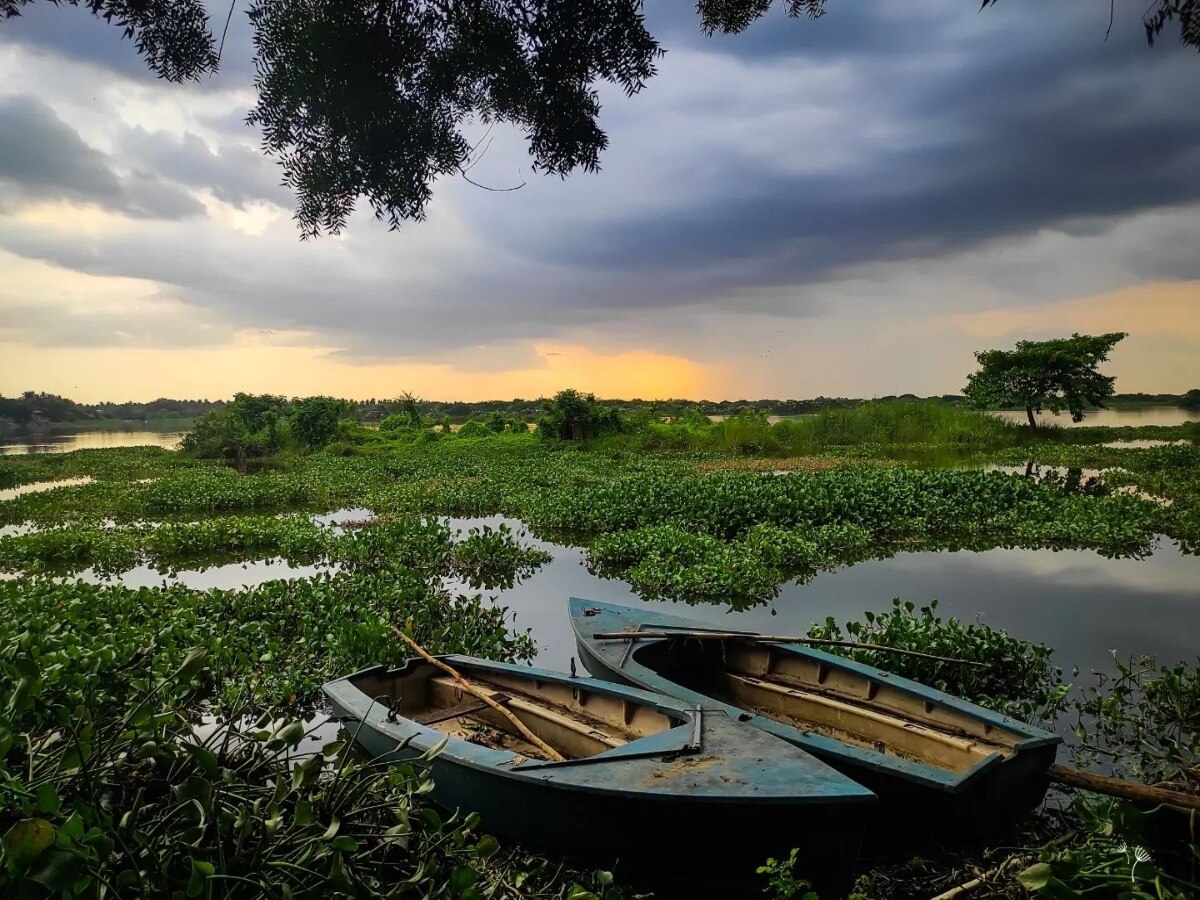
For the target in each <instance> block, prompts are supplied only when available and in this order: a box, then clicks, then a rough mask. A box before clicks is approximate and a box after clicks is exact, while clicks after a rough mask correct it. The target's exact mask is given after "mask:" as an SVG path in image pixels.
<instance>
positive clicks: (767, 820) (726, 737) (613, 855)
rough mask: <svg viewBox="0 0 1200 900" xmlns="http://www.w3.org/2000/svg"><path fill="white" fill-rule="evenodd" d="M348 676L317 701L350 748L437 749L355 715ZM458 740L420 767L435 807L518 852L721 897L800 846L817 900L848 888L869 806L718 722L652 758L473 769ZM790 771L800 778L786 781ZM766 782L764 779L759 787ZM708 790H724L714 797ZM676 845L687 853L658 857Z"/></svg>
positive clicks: (398, 753)
mask: <svg viewBox="0 0 1200 900" xmlns="http://www.w3.org/2000/svg"><path fill="white" fill-rule="evenodd" d="M492 665H501V664H492ZM525 671H530V670H529V669H526V670H525ZM534 671H536V670H534ZM546 674H550V673H546ZM353 677H354V676H351V678H353ZM562 677H566V676H562ZM350 680H351V679H342V680H341V681H340V682H332V683H331V684H330V685H327V686H326V694H327V696H329V698H330V701H331V703H332V705H333V708H334V712H335V714H336V715H337V716H338V717H339V718H341V719H343V720H346V721H350V722H353V723H354V724H353V725H352V726H351V728H352V730H353V731H354V732H355V734H356V740H357V742H358V744H359V745H360V746H361V747H362V748H363V749H364V750H365V751H366V752H367V753H368V754H370V755H371V756H372V757H373V758H380V759H385V760H392V761H400V760H405V759H413V758H415V757H418V756H421V755H422V754H424V753H425V752H426V751H428V750H429V748H430V747H431V746H436V744H437V743H438V742H439V741H440V740H442V738H443V736H442V735H441V734H440V733H437V732H431V731H430V729H426V728H423V727H421V726H417V725H416V724H415V723H412V722H410V721H409V720H404V719H401V720H400V722H399V723H394V722H388V721H387V720H386V719H385V718H383V717H382V715H377V714H375V713H372V712H371V711H370V710H369V709H365V708H364V706H363V704H362V703H361V702H360V701H359V700H358V699H357V698H355V697H354V694H353V692H352V691H349V690H347V689H346V683H347V682H349V681H350ZM575 683H577V684H580V685H586V686H587V689H588V690H607V691H614V692H616V691H629V689H628V688H622V687H620V686H619V685H615V684H610V683H605V682H597V681H595V680H594V679H576V680H575ZM629 693H630V695H631V696H637V697H639V698H640V697H644V696H646V695H644V694H643V693H642V692H640V691H637V692H634V691H629ZM664 699H665V698H664ZM666 702H670V701H666ZM680 709H686V707H683V706H682V705H681V706H680ZM697 714H698V711H697ZM465 743H466V742H464V741H461V740H457V739H453V738H452V739H450V740H449V741H448V742H447V745H446V747H445V748H444V749H443V750H442V751H441V752H440V753H439V754H438V755H436V756H434V758H433V759H432V760H431V761H430V762H429V765H430V767H431V775H432V778H433V782H434V787H433V791H432V797H433V799H434V800H436V801H437V802H438V803H440V804H441V805H443V806H444V807H446V808H448V809H451V810H463V811H471V812H476V813H478V814H479V816H480V818H481V821H482V823H483V825H484V826H485V827H486V828H487V829H488V830H489V831H492V832H494V833H496V834H498V835H502V836H504V837H507V838H510V839H514V840H516V841H519V842H521V843H524V844H528V845H529V846H530V847H534V848H537V849H540V850H547V851H552V852H555V853H561V854H563V855H566V856H568V857H571V858H574V859H577V860H579V861H581V862H584V863H588V864H592V865H598V866H601V867H605V868H613V869H615V871H616V872H617V873H618V877H621V878H623V879H625V880H628V881H634V882H637V883H642V884H645V885H647V886H650V887H653V888H655V889H656V890H667V891H676V890H685V891H688V892H691V895H692V896H695V893H694V892H695V890H696V888H697V887H700V886H703V887H704V888H705V889H710V890H711V889H719V890H720V892H722V895H724V896H733V897H737V896H754V895H759V894H761V891H762V888H763V884H764V881H763V879H762V876H760V875H757V873H756V871H755V870H756V868H757V867H758V866H761V865H762V864H763V862H764V861H765V860H766V858H767V857H768V856H776V857H779V856H781V855H782V856H784V857H786V856H787V854H788V853H789V852H790V851H791V849H792V848H794V847H795V848H800V854H799V856H798V860H799V861H798V864H797V872H798V873H803V875H804V877H805V878H807V879H808V880H810V881H812V882H813V884H814V885H815V886H817V887H818V889H819V890H820V891H821V892H822V896H830V897H837V896H841V895H842V894H843V893H844V892H846V891H847V890H848V889H849V887H850V885H851V883H852V879H853V872H854V864H855V860H856V858H857V855H858V851H859V847H860V844H861V841H862V836H863V833H864V831H865V827H866V819H867V815H868V813H869V810H870V808H871V806H872V805H873V801H874V798H873V797H872V796H871V795H870V794H869V793H868V792H867V791H865V790H864V789H862V788H861V787H859V786H857V785H854V784H852V783H851V782H849V781H848V780H846V779H844V778H843V777H842V776H840V775H838V774H837V773H836V772H833V771H832V770H831V769H829V768H828V767H827V766H824V765H823V764H821V763H819V762H818V761H817V760H815V759H811V758H808V757H807V754H804V755H803V756H801V755H799V754H797V751H796V750H795V749H794V748H792V747H790V746H788V745H787V744H786V743H784V742H782V741H778V740H775V739H773V738H771V737H770V736H769V735H765V734H762V733H761V732H759V731H758V730H757V729H753V728H750V727H748V726H745V725H743V724H740V723H738V722H736V720H735V719H733V720H731V719H729V718H728V717H727V716H725V715H724V714H721V713H714V714H708V713H705V714H704V715H703V720H702V734H701V743H702V749H701V750H700V751H699V752H698V753H695V754H680V753H678V752H676V753H673V754H664V755H663V757H662V758H655V757H653V756H649V757H644V756H639V757H635V758H631V759H628V760H621V759H613V760H612V761H609V762H599V763H594V762H590V761H582V760H581V761H573V762H569V763H563V764H539V765H536V766H530V767H528V768H526V769H522V768H521V767H520V766H518V767H515V768H514V767H511V766H505V765H491V764H487V763H486V762H483V763H481V761H480V760H481V758H482V756H481V754H479V753H478V752H476V751H477V750H478V748H476V747H475V746H474V745H470V746H469V747H465V748H464V747H461V746H459V745H463V744H465ZM630 746H632V745H630ZM487 752H491V751H487ZM798 761H800V762H802V763H803V765H798ZM793 769H794V773H795V774H794V777H797V778H799V779H801V783H799V784H794V785H793V786H792V787H788V786H784V784H783V783H784V782H785V781H787V780H788V773H789V771H792V770H793ZM706 770H707V771H706ZM772 778H774V779H776V782H775V783H774V784H768V783H766V782H767V781H768V780H769V779H772ZM722 779H724V780H722ZM812 779H819V780H820V784H821V787H820V789H819V790H818V789H817V786H816V782H812V784H813V789H812V790H811V791H809V790H806V788H805V786H804V784H805V783H806V782H805V780H812ZM833 779H837V780H836V781H834V780H833ZM756 780H757V781H759V782H761V783H762V787H761V788H760V787H756V786H755V784H754V782H755V781H756ZM714 782H718V783H720V784H722V785H726V786H727V787H728V790H724V791H722V790H720V789H719V788H718V789H714V787H713V783H714ZM660 785H667V787H660ZM821 791H824V796H822V795H821ZM680 847H682V848H685V849H686V853H685V854H679V853H677V852H670V850H671V849H672V848H680Z"/></svg>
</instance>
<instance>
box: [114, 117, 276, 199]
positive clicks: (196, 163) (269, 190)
mask: <svg viewBox="0 0 1200 900" xmlns="http://www.w3.org/2000/svg"><path fill="white" fill-rule="evenodd" d="M120 150H121V153H122V155H123V156H126V157H128V158H130V159H133V160H136V161H137V163H138V165H140V166H145V167H147V168H149V169H151V170H153V171H155V172H157V173H159V174H161V175H164V176H166V177H168V178H171V179H173V180H175V181H178V182H181V183H183V184H187V185H190V186H192V187H196V188H208V189H210V190H211V191H212V192H213V195H214V196H216V197H217V199H218V200H222V201H224V202H225V203H229V204H230V205H232V206H236V207H239V208H241V207H244V206H245V205H246V204H247V203H248V202H250V201H254V200H265V201H267V202H269V203H274V204H275V205H276V206H283V207H290V206H291V204H292V202H293V196H292V192H291V191H290V190H288V189H287V188H285V187H283V186H282V184H281V183H280V179H281V176H282V170H281V169H280V168H279V166H278V165H276V164H275V163H274V162H272V161H271V160H270V159H268V158H267V157H266V156H264V155H263V153H262V152H261V151H259V150H256V149H251V148H250V147H247V146H244V145H241V144H227V145H225V146H222V147H220V148H218V150H217V152H215V153H214V152H212V151H211V150H210V149H209V146H208V144H206V143H205V141H204V140H203V139H202V138H201V137H199V135H195V134H191V133H188V134H185V135H183V137H182V138H176V137H175V136H173V135H170V134H168V133H166V132H162V131H156V132H151V131H147V130H146V129H144V128H140V127H137V128H130V129H126V130H125V132H124V133H123V135H122V137H121V140H120Z"/></svg>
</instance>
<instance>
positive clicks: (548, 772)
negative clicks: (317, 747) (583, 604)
mask: <svg viewBox="0 0 1200 900" xmlns="http://www.w3.org/2000/svg"><path fill="white" fill-rule="evenodd" d="M437 658H438V659H441V660H444V661H446V662H450V663H452V664H455V663H457V664H459V665H463V666H465V667H474V666H482V667H484V668H492V667H494V668H495V670H497V671H503V672H508V673H514V672H515V673H519V674H529V673H534V674H535V675H536V677H541V676H542V675H545V676H548V677H547V678H545V679H543V680H550V681H556V682H559V683H564V684H566V683H571V682H573V681H583V682H586V683H589V684H590V683H592V682H596V683H597V684H601V685H603V686H604V688H605V693H608V694H609V695H610V696H615V697H620V698H623V697H627V696H630V695H632V697H633V699H636V700H639V701H641V700H644V701H646V702H647V704H648V705H654V706H655V707H656V708H659V710H660V711H661V712H664V713H665V714H669V715H676V716H680V717H686V718H687V719H689V720H690V719H691V718H692V717H695V719H696V721H697V722H699V723H700V727H701V728H702V727H703V721H704V718H703V717H704V716H705V714H708V715H715V716H720V717H722V718H723V719H727V720H729V721H730V722H731V723H732V722H736V719H735V718H733V717H730V716H729V715H728V713H727V712H726V711H724V710H712V709H701V708H699V707H690V706H688V705H687V704H685V703H683V702H682V701H679V700H678V699H677V698H673V697H667V696H664V695H659V694H656V693H654V692H651V691H646V690H644V689H642V688H638V687H635V686H628V687H627V686H625V685H621V684H618V683H614V682H606V681H603V680H602V679H596V678H584V679H579V678H572V677H571V676H568V675H565V674H563V673H559V672H553V671H550V670H546V669H537V668H534V667H531V666H518V665H514V664H511V663H499V662H494V661H491V660H481V659H477V658H474V657H468V656H460V655H447V656H440V657H437ZM417 665H428V663H427V662H426V661H425V660H422V659H419V658H414V659H409V660H407V661H406V662H405V663H404V664H403V665H402V666H387V665H383V664H380V665H377V666H370V667H368V668H364V669H360V670H359V671H357V672H354V673H352V674H350V675H347V676H344V677H342V678H338V679H335V680H333V681H330V682H327V683H326V684H325V685H323V686H322V691H323V692H324V693H325V695H326V696H327V697H328V698H329V700H330V702H331V703H332V704H333V705H334V707H335V717H336V718H337V719H339V720H341V721H345V722H347V723H357V724H358V726H359V727H360V728H367V729H370V730H371V731H373V732H375V733H376V734H378V735H380V736H383V737H386V738H388V739H389V740H392V741H395V743H396V747H395V749H394V750H393V751H389V753H390V752H395V750H399V749H401V748H411V750H412V753H411V754H410V756H411V757H420V756H421V755H423V754H428V753H431V751H434V750H435V748H437V747H438V746H439V745H443V746H442V749H441V750H440V751H439V752H437V753H436V754H435V755H434V756H432V757H431V758H430V760H429V762H430V764H431V765H432V764H433V763H435V762H437V761H440V762H442V763H443V764H445V765H453V766H461V767H464V768H468V769H471V770H474V771H477V772H483V773H487V774H489V775H491V776H493V777H500V778H504V779H506V780H510V781H526V782H531V783H533V784H537V785H539V786H541V787H544V788H552V789H555V790H566V791H572V792H583V793H590V794H607V795H616V796H623V797H629V798H631V799H637V800H639V801H646V802H657V801H661V800H669V801H671V802H676V801H685V802H689V803H691V802H695V803H719V804H730V805H737V804H745V803H756V804H757V803H766V804H770V805H804V806H830V805H840V804H851V803H852V804H859V803H874V802H875V801H876V799H877V798H876V797H875V795H874V794H873V793H872V792H870V791H868V790H867V789H865V788H863V787H862V786H861V785H859V784H857V782H855V781H854V780H853V779H850V778H847V777H845V776H843V775H841V774H840V773H837V772H836V770H833V769H831V770H830V772H831V774H834V775H837V776H838V778H839V782H838V783H839V785H840V786H842V787H849V788H854V789H856V790H855V791H854V792H852V793H844V794H819V795H818V794H803V793H796V794H772V793H768V794H765V795H759V794H755V793H751V792H738V793H733V792H730V793H721V794H713V793H707V792H689V791H682V790H679V789H678V788H671V789H666V790H661V791H659V790H630V789H628V788H625V787H610V786H605V785H598V784H594V783H588V782H581V781H575V780H567V779H563V780H558V779H555V778H554V777H553V776H554V775H555V774H558V773H560V772H561V773H563V774H567V775H570V774H571V771H572V770H578V769H579V768H581V764H586V763H594V764H605V763H621V762H623V761H630V762H633V761H641V760H646V759H653V758H654V757H662V758H663V759H664V761H668V760H674V759H676V758H679V759H686V758H687V757H688V756H693V755H695V756H701V755H702V753H703V751H702V750H701V751H700V753H695V752H691V751H681V750H678V749H672V748H666V749H664V748H661V747H660V748H657V749H646V750H644V751H640V752H638V751H635V752H624V753H623V752H622V751H623V750H625V747H628V746H630V745H631V744H634V743H639V742H642V741H651V740H653V739H654V738H655V737H659V736H661V735H667V734H670V733H672V732H675V731H679V730H681V729H687V730H688V731H689V732H691V731H692V729H693V727H694V726H693V725H692V723H691V721H686V720H685V721H683V722H681V724H679V725H676V726H674V727H673V728H669V729H666V730H665V731H663V732H659V733H658V734H657V735H649V736H647V737H643V738H639V739H638V740H637V741H631V742H630V744H627V745H625V747H619V748H613V749H611V750H608V751H605V752H602V753H598V754H595V755H593V756H589V757H583V758H581V759H569V760H563V761H561V762H555V761H549V760H529V759H525V760H523V762H522V763H517V764H515V765H514V764H512V760H513V758H514V757H515V756H520V754H518V753H515V752H514V751H508V750H496V749H494V748H491V747H487V746H484V745H481V744H476V743H474V742H472V741H467V740H464V739H462V738H457V737H454V736H451V735H447V734H445V733H444V732H441V731H438V730H437V729H434V728H431V727H429V726H426V725H421V724H420V723H418V722H416V721H414V720H413V719H411V718H408V717H407V716H399V717H398V718H397V721H395V722H389V721H387V719H386V718H384V717H385V716H386V714H387V707H386V705H384V704H382V703H380V702H379V700H378V698H375V697H371V696H370V695H369V694H367V693H366V692H364V691H363V690H362V689H361V688H359V686H358V685H357V684H356V683H355V682H356V680H357V679H362V678H364V677H366V676H377V675H380V674H387V673H391V672H399V671H403V670H405V669H411V668H413V667H415V666H417ZM662 701H667V702H665V703H664V702H662ZM338 706H342V707H343V708H344V709H345V710H346V714H345V715H342V714H340V713H338V711H337V709H336V707H338ZM377 708H378V710H379V716H377V717H376V718H375V719H372V718H371V716H372V712H373V711H374V710H375V709H377ZM355 737H356V738H357V735H355ZM356 743H358V741H357V740H356ZM448 748H453V752H449V753H447V749H448ZM790 749H793V750H800V751H801V752H804V751H803V749H802V748H796V747H791V748H790ZM387 755H388V754H380V755H379V756H376V757H374V760H376V761H378V760H382V759H385V758H386V757H387ZM814 761H817V760H815V758H814ZM818 762H819V761H818ZM826 765H827V764H826ZM663 787H664V788H668V787H669V786H668V785H664V786H663Z"/></svg>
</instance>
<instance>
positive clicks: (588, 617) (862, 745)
mask: <svg viewBox="0 0 1200 900" xmlns="http://www.w3.org/2000/svg"><path fill="white" fill-rule="evenodd" d="M570 605H571V624H572V627H573V628H574V629H575V636H576V642H577V645H578V647H579V654H580V658H581V659H582V661H583V663H584V665H585V666H586V667H587V669H588V671H589V672H591V673H592V674H593V675H595V676H597V677H601V678H611V679H614V680H617V681H620V682H623V683H625V684H631V685H636V686H637V687H640V688H643V689H646V690H650V691H656V692H659V693H663V694H668V695H670V696H673V697H677V698H679V699H680V700H682V701H684V702H685V703H688V704H694V705H697V706H699V705H703V706H704V707H705V708H707V709H724V710H726V711H727V712H728V713H729V715H730V716H740V717H741V718H742V719H743V721H746V722H749V723H750V724H753V725H755V726H756V727H758V728H761V729H762V730H763V731H765V732H767V733H769V734H772V735H775V736H776V737H780V738H783V739H784V740H785V741H787V742H788V743H790V744H793V745H794V746H796V747H799V748H801V749H803V750H807V751H808V752H809V753H812V754H813V755H814V756H816V757H818V758H820V759H822V760H824V761H825V762H827V763H829V764H830V765H831V766H833V767H834V768H836V769H837V770H838V771H839V772H841V773H843V774H844V775H846V776H848V777H850V778H853V779H854V780H855V781H856V782H858V783H859V784H861V785H863V786H864V787H867V788H870V789H871V791H872V792H874V793H875V794H876V795H877V796H878V797H879V800H880V802H879V806H878V809H877V810H876V812H875V813H874V815H873V818H872V822H871V824H870V835H869V839H872V838H878V839H880V840H886V841H889V842H893V841H895V840H896V839H897V837H901V836H905V835H907V836H911V837H914V838H917V837H924V836H926V835H928V834H930V833H931V832H937V833H942V834H959V833H962V832H964V831H965V832H969V833H973V834H979V833H984V834H986V833H994V832H998V831H1002V830H1004V829H1006V828H1009V827H1011V826H1012V824H1013V823H1014V822H1016V821H1017V820H1019V819H1020V818H1021V817H1022V816H1024V815H1025V814H1027V813H1028V812H1029V811H1030V810H1031V809H1033V808H1034V807H1035V806H1037V805H1038V804H1039V803H1041V801H1042V798H1043V797H1044V796H1045V793H1046V789H1047V787H1048V785H1049V779H1048V776H1047V770H1048V768H1049V766H1050V764H1051V763H1052V762H1053V761H1054V757H1055V754H1056V752H1057V750H1058V745H1059V744H1060V743H1061V740H1062V739H1061V738H1060V737H1059V736H1058V735H1056V734H1053V733H1051V732H1048V731H1044V730H1042V729H1040V728H1035V727H1034V726H1032V725H1027V724H1025V723H1023V722H1019V721H1017V720H1015V719H1012V718H1009V717H1007V716H1003V715H1000V714H999V713H996V712H993V711H991V710H988V709H984V708H983V707H981V706H978V705H976V704H974V703H969V702H967V701H966V700H962V699H960V698H957V697H953V696H950V695H949V694H945V693H943V692H941V691H938V690H934V689H933V688H931V687H928V686H926V685H923V684H919V683H917V682H915V681H911V680H909V679H907V678H901V677H899V676H896V675H893V674H890V673H888V672H885V671H883V670H881V669H876V668H874V667H872V666H867V665H862V664H861V663H857V662H854V661H852V660H849V659H846V658H844V657H841V656H836V655H833V654H830V653H824V652H822V651H820V650H815V649H813V648H811V647H808V646H805V645H802V644H780V643H768V642H764V641H754V640H752V639H751V638H753V636H754V635H753V633H750V632H742V633H741V634H745V635H746V637H744V638H743V637H739V636H736V635H738V634H739V633H738V632H728V631H726V630H725V629H714V628H713V626H712V625H711V624H709V623H705V622H698V621H694V620H689V619H684V618H680V617H677V616H671V615H665V614H662V613H656V612H652V611H650V610H646V609H631V608H629V607H624V606H616V605H613V604H609V603H597V602H595V601H591V600H583V599H580V598H577V597H573V598H571V601H570ZM639 631H643V632H651V633H654V632H671V631H679V632H687V631H697V632H699V631H705V632H714V631H719V632H720V633H721V634H731V635H734V636H731V637H729V638H722V639H716V640H714V639H705V640H688V639H687V638H686V637H682V636H681V637H678V638H675V637H660V638H658V639H649V638H648V639H644V640H624V639H622V640H597V639H596V637H595V636H596V635H597V634H605V633H609V632H635V633H636V632H639Z"/></svg>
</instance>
